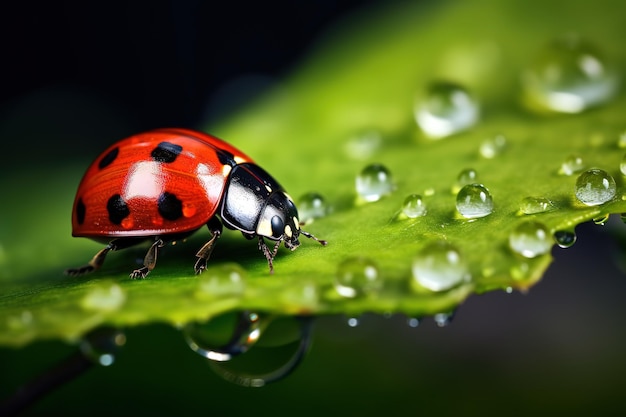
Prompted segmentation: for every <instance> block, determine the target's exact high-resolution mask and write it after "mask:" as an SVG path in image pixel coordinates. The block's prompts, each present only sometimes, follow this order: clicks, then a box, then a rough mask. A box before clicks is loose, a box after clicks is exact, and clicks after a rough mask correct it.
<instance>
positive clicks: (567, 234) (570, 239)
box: [554, 230, 576, 249]
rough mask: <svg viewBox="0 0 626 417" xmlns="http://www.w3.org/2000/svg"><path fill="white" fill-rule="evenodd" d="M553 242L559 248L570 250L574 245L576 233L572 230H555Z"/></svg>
mask: <svg viewBox="0 0 626 417" xmlns="http://www.w3.org/2000/svg"><path fill="white" fill-rule="evenodd" d="M554 240H555V241H556V244H557V245H559V247H561V248H564V249H565V248H570V247H572V246H573V245H574V243H576V233H575V232H574V231H573V230H557V231H556V232H554Z"/></svg>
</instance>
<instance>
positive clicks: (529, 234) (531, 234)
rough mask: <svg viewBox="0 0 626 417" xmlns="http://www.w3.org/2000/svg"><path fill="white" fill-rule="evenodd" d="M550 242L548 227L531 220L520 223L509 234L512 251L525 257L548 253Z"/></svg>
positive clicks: (550, 246)
mask: <svg viewBox="0 0 626 417" xmlns="http://www.w3.org/2000/svg"><path fill="white" fill-rule="evenodd" d="M552 243H553V240H552V235H551V234H550V232H549V231H548V228H547V227H546V226H544V225H543V224H542V223H539V222H537V221H532V220H531V221H525V222H523V223H520V224H519V225H518V226H517V227H516V228H515V229H514V230H513V231H512V232H511V234H510V235H509V246H510V247H511V249H512V250H513V252H515V253H519V254H520V255H522V256H524V257H526V258H534V257H536V256H539V255H543V254H545V253H548V252H549V251H550V249H551V248H552Z"/></svg>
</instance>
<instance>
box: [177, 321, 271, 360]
mask: <svg viewBox="0 0 626 417" xmlns="http://www.w3.org/2000/svg"><path fill="white" fill-rule="evenodd" d="M266 325H267V321H265V320H263V319H262V317H261V316H260V315H259V314H257V313H254V312H250V311H242V312H237V313H226V314H222V315H220V316H217V317H214V318H212V319H211V320H209V321H207V322H191V323H187V324H186V325H185V327H184V328H183V335H184V336H185V341H186V342H187V344H188V345H189V347H190V348H191V350H193V351H194V352H196V353H197V354H198V355H200V356H204V357H205V358H207V359H211V360H213V361H228V360H231V359H232V358H233V357H234V356H237V355H241V354H242V353H245V352H247V351H248V349H250V348H251V347H252V346H253V345H254V344H255V343H256V342H257V340H258V339H259V337H261V332H262V331H263V329H264V327H265V326H266Z"/></svg>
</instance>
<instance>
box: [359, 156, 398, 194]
mask: <svg viewBox="0 0 626 417" xmlns="http://www.w3.org/2000/svg"><path fill="white" fill-rule="evenodd" d="M393 188H394V184H393V181H392V178H391V172H389V170H388V169H387V168H386V167H384V166H383V165H380V164H372V165H368V166H366V167H365V168H364V169H363V171H361V173H360V174H359V175H358V176H357V177H356V192H357V194H358V195H359V197H360V198H362V199H363V200H365V201H368V202H373V201H378V200H380V199H381V198H382V197H383V196H385V195H387V194H391V192H392V191H393Z"/></svg>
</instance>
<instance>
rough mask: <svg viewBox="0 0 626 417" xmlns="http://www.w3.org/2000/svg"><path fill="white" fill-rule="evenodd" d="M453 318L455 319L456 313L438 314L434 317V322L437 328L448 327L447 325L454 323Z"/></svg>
mask: <svg viewBox="0 0 626 417" xmlns="http://www.w3.org/2000/svg"><path fill="white" fill-rule="evenodd" d="M453 318H454V312H452V313H437V314H435V315H434V316H433V320H435V324H437V327H446V326H447V325H449V324H450V323H452V319H453Z"/></svg>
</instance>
